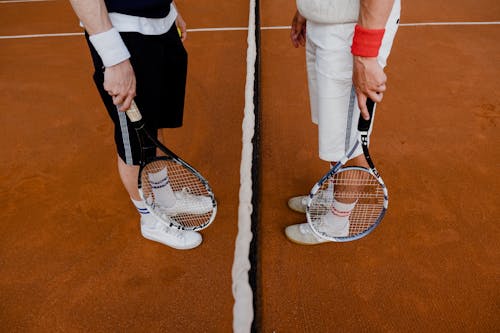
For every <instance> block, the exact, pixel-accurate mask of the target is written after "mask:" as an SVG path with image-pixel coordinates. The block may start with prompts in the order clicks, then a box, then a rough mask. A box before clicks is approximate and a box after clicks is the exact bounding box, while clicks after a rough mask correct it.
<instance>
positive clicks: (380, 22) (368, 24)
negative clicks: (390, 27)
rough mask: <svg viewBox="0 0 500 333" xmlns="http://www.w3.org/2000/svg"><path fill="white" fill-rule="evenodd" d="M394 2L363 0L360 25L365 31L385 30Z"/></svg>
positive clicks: (392, 0) (389, 0)
mask: <svg viewBox="0 0 500 333" xmlns="http://www.w3.org/2000/svg"><path fill="white" fill-rule="evenodd" d="M393 5H394V0H361V3H360V10H359V18H358V24H359V25H360V26H362V27H363V28H365V29H384V28H385V25H386V23H387V19H388V18H389V15H390V14H391V9H392V6H393Z"/></svg>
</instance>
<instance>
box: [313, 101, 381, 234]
mask: <svg viewBox="0 0 500 333" xmlns="http://www.w3.org/2000/svg"><path fill="white" fill-rule="evenodd" d="M367 107H368V112H369V114H370V120H365V119H363V118H362V117H361V116H360V117H359V121H358V138H357V140H356V142H355V143H354V145H353V146H352V148H351V149H350V150H349V152H348V153H347V154H346V156H345V157H343V158H342V159H341V160H340V161H339V162H338V163H336V164H335V165H334V166H333V167H332V168H331V169H330V171H328V173H326V174H325V175H324V176H323V177H322V178H321V179H320V180H319V181H318V182H317V183H316V184H315V185H314V187H313V188H312V190H311V192H310V194H309V196H308V200H307V208H306V216H307V222H308V223H309V225H310V226H311V229H312V230H313V232H314V233H315V234H316V235H317V236H319V237H321V238H323V239H327V240H330V241H334V242H347V241H353V240H356V239H359V238H362V237H364V236H366V235H368V234H369V233H370V232H372V231H373V230H374V229H375V228H376V227H377V225H378V224H379V223H380V221H382V218H383V217H384V214H385V212H386V210H387V206H388V203H389V200H388V192H387V188H386V186H385V184H384V181H383V180H382V177H380V175H379V173H378V171H377V169H376V168H375V165H374V163H373V160H372V158H371V157H370V153H369V151H368V131H369V129H370V125H371V121H372V115H373V110H374V107H375V103H374V102H373V101H371V100H368V102H367ZM359 145H361V147H362V149H363V154H364V156H365V158H366V161H367V162H368V165H369V168H364V167H358V166H344V165H345V163H347V161H348V160H349V159H350V158H351V156H352V154H353V153H354V152H355V151H356V149H357V148H358V147H359Z"/></svg>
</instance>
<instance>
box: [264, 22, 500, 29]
mask: <svg viewBox="0 0 500 333" xmlns="http://www.w3.org/2000/svg"><path fill="white" fill-rule="evenodd" d="M497 24H500V21H490V22H421V23H400V24H399V26H400V27H418V26H435V25H497ZM290 28H291V26H289V25H281V26H274V27H261V30H288V29H290Z"/></svg>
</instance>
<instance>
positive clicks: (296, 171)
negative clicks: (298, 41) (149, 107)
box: [0, 0, 500, 333]
mask: <svg viewBox="0 0 500 333" xmlns="http://www.w3.org/2000/svg"><path fill="white" fill-rule="evenodd" d="M252 1H253V0H252ZM252 1H251V2H250V4H251V3H252ZM256 5H257V8H256V12H257V14H258V15H255V11H253V7H252V6H251V5H249V2H248V0H231V1H215V0H198V1H194V0H178V1H177V7H178V8H179V10H180V12H181V14H182V15H183V17H184V19H185V20H186V22H187V24H188V29H189V32H188V38H187V40H186V41H185V47H186V49H187V50H188V53H189V70H188V83H187V96H186V109H185V125H184V126H183V127H182V128H179V129H174V130H166V131H165V137H166V141H167V145H168V146H169V147H170V148H171V149H172V150H173V151H175V152H177V153H178V154H179V155H181V156H182V157H183V158H184V159H185V160H187V161H188V162H190V163H191V164H193V165H194V166H196V167H197V168H199V169H201V171H202V172H203V174H204V175H205V176H206V177H207V179H208V180H209V181H210V183H211V185H212V187H213V189H214V192H215V193H216V196H217V199H218V203H219V207H218V215H217V218H216V220H215V222H214V223H213V224H212V225H211V226H210V227H209V228H208V229H206V230H204V231H203V232H202V233H203V237H204V242H203V244H202V245H201V246H200V247H198V248H196V249H194V250H190V251H178V250H174V249H171V248H169V247H166V246H164V245H161V244H158V243H154V242H151V241H148V240H145V239H144V238H142V236H141V235H140V231H139V217H138V215H137V212H136V210H135V208H134V207H133V206H132V204H131V203H130V201H129V198H128V196H127V194H126V192H125V190H124V189H123V188H122V185H121V183H120V181H119V177H118V174H117V171H116V160H115V151H114V145H113V141H112V140H113V139H112V129H111V122H110V121H109V120H108V118H107V115H106V112H105V110H104V107H103V106H102V104H101V101H100V99H99V97H98V94H97V92H96V90H95V88H94V85H93V82H92V76H91V71H92V67H91V62H90V56H89V52H88V50H87V46H86V44H85V40H84V37H83V34H82V30H81V28H80V27H79V24H78V19H77V18H76V16H75V15H74V13H73V11H72V9H71V6H70V4H69V2H68V1H62V0H55V1H0V22H1V24H0V124H1V126H2V128H1V130H0V151H1V152H2V156H1V157H0V202H2V206H1V210H0V214H1V223H0V331H1V332H179V333H188V332H189V333H190V332H214V333H219V332H222V333H223V332H233V331H234V332H249V331H252V332H266V333H294V332H309V333H313V332H314V333H316V332H498V331H499V330H500V315H499V313H500V312H499V308H500V290H499V287H498V286H499V281H500V266H499V262H500V247H499V235H500V232H499V231H500V228H499V218H498V216H500V211H499V205H498V201H499V193H500V182H499V177H498V172H499V171H500V170H499V166H500V150H499V148H498V147H499V144H500V140H499V139H500V136H499V130H498V126H499V124H500V118H499V116H500V92H499V87H500V84H499V83H500V81H499V78H500V65H499V64H500V46H499V45H500V43H499V41H500V25H499V24H500V2H499V1H497V0H457V1H444V0H432V1H431V0H420V1H405V0H403V1H402V6H403V9H402V15H401V26H400V28H399V32H398V34H397V36H396V41H395V44H394V47H393V50H392V53H391V56H390V57H389V63H388V67H387V69H386V73H387V75H388V78H389V80H388V91H387V93H386V94H385V97H384V101H383V102H382V103H381V104H380V105H379V106H378V109H377V112H378V113H377V120H376V123H375V129H374V132H373V135H372V141H371V147H370V151H371V154H372V156H373V158H374V160H375V162H376V165H377V168H378V169H379V171H380V172H381V174H382V175H383V178H384V180H385V182H386V183H387V186H388V188H389V195H390V204H389V210H388V214H387V216H386V217H385V219H384V221H382V223H381V225H380V226H379V227H378V228H377V229H376V230H375V231H374V232H373V233H372V234H370V235H369V236H367V237H366V238H364V239H362V240H359V241H355V242H350V243H328V244H323V245H319V246H312V247H306V246H299V245H296V244H293V243H291V242H289V241H288V240H287V239H286V238H285V236H284V233H283V229H284V228H285V227H286V226H287V225H289V224H294V223H299V222H303V221H305V216H304V215H301V214H298V213H295V212H292V211H291V210H289V209H288V208H287V205H286V202H287V200H288V198H289V197H290V196H293V195H299V194H305V193H307V192H308V191H309V190H310V188H311V187H312V185H313V184H314V182H315V181H316V180H317V179H318V178H319V176H320V175H321V174H323V173H324V172H325V171H326V168H327V166H326V165H325V163H324V162H321V161H320V160H319V158H318V156H317V155H318V154H317V134H316V128H315V126H314V125H313V124H312V123H311V121H310V116H309V108H308V94H307V82H306V70H305V55H304V50H303V49H294V48H293V47H292V45H291V43H290V40H289V25H290V22H291V18H292V16H293V14H294V12H295V1H294V0H286V1H285V0H269V1H261V2H260V3H258V2H257V4H256ZM254 16H257V17H260V24H259V23H258V24H257V26H256V29H255V32H256V34H255V33H252V31H253V30H252V24H250V26H249V19H251V20H252V19H253V17H254ZM249 27H250V28H249ZM259 37H260V38H259ZM253 38H256V40H257V45H256V46H255V49H254V51H256V55H254V57H255V58H254V60H255V61H252V57H251V56H252V52H249V51H251V50H252V48H251V47H249V43H250V42H251V41H252V40H253ZM259 41H260V43H259ZM248 55H250V57H249V59H250V62H249V63H247V56H248ZM255 63H256V64H257V65H259V66H255ZM255 69H256V72H255V75H253V73H252V70H255ZM254 78H256V79H257V81H256V82H257V84H256V85H254ZM254 88H255V89H254ZM247 111H249V113H246V112H247ZM252 114H253V115H254V116H255V119H256V120H257V121H256V122H255V123H254V122H253V119H252ZM245 124H246V125H245ZM248 124H250V125H248ZM247 125H248V126H247ZM252 126H254V128H253V129H254V131H253V135H252V131H250V134H249V135H250V137H248V136H245V135H244V134H243V132H242V130H244V129H245V128H246V129H248V128H250V130H251V129H252ZM245 142H247V143H248V142H250V143H251V146H250V148H253V150H252V149H250V152H249V151H248V150H245V149H242V147H244V146H245ZM248 156H250V158H249V159H248V158H245V157H248ZM242 161H243V162H244V163H243V162H242ZM248 163H252V164H251V165H249V164H248ZM240 169H241V170H242V171H245V170H246V172H241V174H240ZM249 169H251V171H252V172H253V175H254V177H253V178H251V180H253V182H250V183H249V182H248V181H249V179H248V177H247V176H248V170H249ZM255 175H256V176H255ZM244 177H247V178H244ZM243 180H244V181H243ZM245 184H246V185H245ZM249 184H250V186H249ZM242 186H246V189H247V190H248V189H250V190H251V191H250V192H249V191H247V190H243V191H242V190H240V189H241V188H242ZM244 189H245V188H244ZM245 195H246V196H245ZM242 198H243V200H242ZM245 198H246V199H245ZM248 198H250V201H248ZM245 200H247V201H245ZM249 215H251V217H249ZM249 220H250V222H248V221H249ZM249 223H250V224H249ZM249 229H251V230H252V231H253V232H252V233H251V234H249V232H248V230H249ZM245 230H246V231H247V232H246V233H245ZM252 236H253V237H252ZM237 239H238V240H242V241H252V242H251V243H249V245H248V247H245V245H243V250H242V251H241V252H242V253H244V254H245V251H247V250H248V256H243V266H242V267H243V268H242V269H241V268H240V269H238V268H235V263H236V261H237V259H238V258H239V259H241V258H242V257H241V256H239V257H238V255H236V256H235V253H238V251H236V250H235V249H236V246H235V244H236V240H237ZM243 244H245V243H243ZM247 244H248V243H247ZM245 260H246V261H245ZM245 277H247V280H248V281H246V280H245ZM235 279H236V280H238V281H235ZM239 283H240V284H239ZM240 295H243V296H242V297H240ZM240 302H241V303H240Z"/></svg>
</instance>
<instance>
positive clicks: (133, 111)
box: [126, 101, 142, 123]
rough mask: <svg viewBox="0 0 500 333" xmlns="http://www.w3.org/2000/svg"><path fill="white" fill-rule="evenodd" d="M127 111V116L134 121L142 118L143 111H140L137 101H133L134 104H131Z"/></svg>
mask: <svg viewBox="0 0 500 333" xmlns="http://www.w3.org/2000/svg"><path fill="white" fill-rule="evenodd" d="M126 113H127V117H128V118H129V119H130V121H131V122H133V123H136V122H138V121H140V120H141V119H142V115H141V112H140V111H139V108H138V107H137V104H135V101H132V104H130V108H129V109H128V110H127V111H126Z"/></svg>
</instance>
